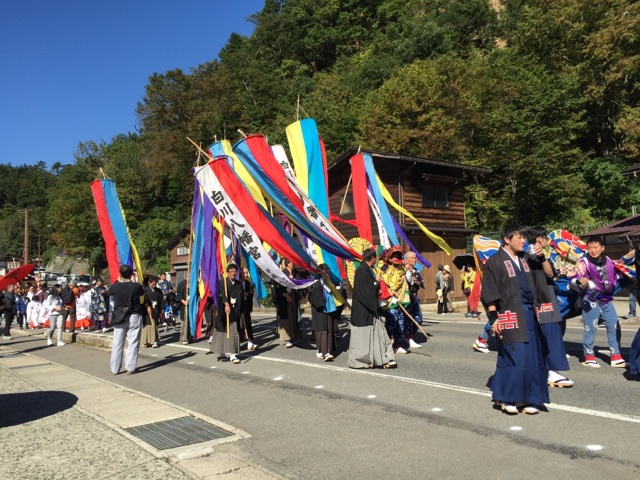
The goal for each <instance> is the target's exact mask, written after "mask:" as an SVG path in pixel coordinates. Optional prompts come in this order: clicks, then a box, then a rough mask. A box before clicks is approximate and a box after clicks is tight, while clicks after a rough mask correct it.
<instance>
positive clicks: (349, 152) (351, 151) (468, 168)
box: [328, 147, 491, 173]
mask: <svg viewBox="0 0 640 480" xmlns="http://www.w3.org/2000/svg"><path fill="white" fill-rule="evenodd" d="M360 152H361V153H368V154H370V155H371V156H372V157H376V158H383V159H387V160H400V161H404V162H412V163H422V164H426V165H434V166H438V167H445V168H453V169H456V170H462V171H463V172H475V173H491V170H490V169H488V168H484V167H474V166H472V165H464V164H462V163H453V162H441V161H438V160H430V159H428V158H421V157H410V156H407V155H400V154H398V153H388V152H379V151H376V150H364V149H360ZM357 153H358V148H357V147H349V148H347V149H346V150H345V151H344V152H343V153H342V154H341V155H340V156H339V157H338V158H336V160H335V161H334V162H333V163H332V164H331V165H329V166H328V170H333V169H335V168H338V167H339V166H340V165H342V164H343V163H344V162H347V161H349V159H350V158H351V157H353V156H354V155H355V154H357Z"/></svg>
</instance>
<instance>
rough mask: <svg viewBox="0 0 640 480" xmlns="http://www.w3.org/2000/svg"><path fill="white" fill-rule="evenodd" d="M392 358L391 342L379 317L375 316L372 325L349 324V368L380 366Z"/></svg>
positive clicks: (393, 358) (392, 359)
mask: <svg viewBox="0 0 640 480" xmlns="http://www.w3.org/2000/svg"><path fill="white" fill-rule="evenodd" d="M394 360H395V355H394V353H393V342H392V341H391V339H390V338H389V336H388V335H387V330H386V328H385V326H384V321H383V320H382V318H381V317H375V318H374V320H373V325H366V326H363V327H356V326H354V325H351V339H350V341H349V361H348V366H349V367H350V368H372V367H382V366H383V365H386V364H388V363H389V362H391V361H394Z"/></svg>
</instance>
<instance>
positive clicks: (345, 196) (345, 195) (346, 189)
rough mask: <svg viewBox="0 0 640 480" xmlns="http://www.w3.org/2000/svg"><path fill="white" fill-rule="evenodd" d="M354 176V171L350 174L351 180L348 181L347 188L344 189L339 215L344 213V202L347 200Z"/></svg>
mask: <svg viewBox="0 0 640 480" xmlns="http://www.w3.org/2000/svg"><path fill="white" fill-rule="evenodd" d="M352 177H353V173H352V174H350V175H349V181H348V182H347V188H345V190H344V196H343V197H342V203H341V204H340V211H339V212H338V215H342V210H343V209H344V202H345V201H346V200H347V194H348V193H349V187H350V186H351V178H352Z"/></svg>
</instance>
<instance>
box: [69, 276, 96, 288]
mask: <svg viewBox="0 0 640 480" xmlns="http://www.w3.org/2000/svg"><path fill="white" fill-rule="evenodd" d="M72 280H73V281H74V282H76V285H77V286H79V287H89V286H91V276H90V275H74V276H73V277H72Z"/></svg>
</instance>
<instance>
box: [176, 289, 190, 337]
mask: <svg viewBox="0 0 640 480" xmlns="http://www.w3.org/2000/svg"><path fill="white" fill-rule="evenodd" d="M176 294H177V297H178V302H179V303H178V307H179V312H180V320H181V321H182V326H181V327H180V343H182V345H187V344H188V343H191V342H193V337H192V336H191V329H190V328H189V294H188V292H187V280H186V279H184V280H180V282H179V283H178V291H177V292H176Z"/></svg>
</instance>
